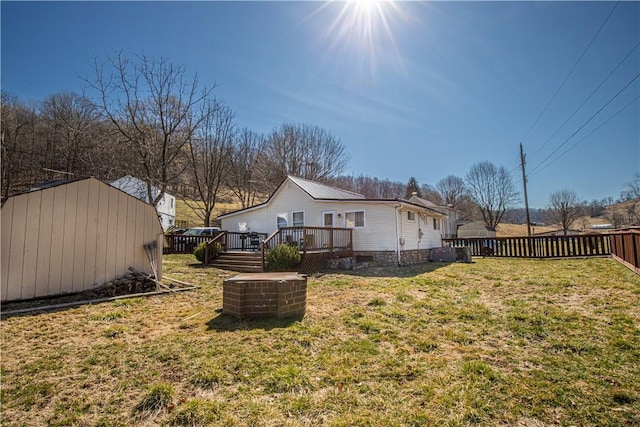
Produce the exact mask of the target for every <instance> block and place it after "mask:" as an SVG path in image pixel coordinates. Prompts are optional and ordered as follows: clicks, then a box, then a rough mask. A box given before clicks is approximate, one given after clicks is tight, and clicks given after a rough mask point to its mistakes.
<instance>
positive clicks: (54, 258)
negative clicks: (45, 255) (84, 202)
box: [49, 185, 67, 295]
mask: <svg viewBox="0 0 640 427" xmlns="http://www.w3.org/2000/svg"><path fill="white" fill-rule="evenodd" d="M52 190H53V214H52V218H53V219H52V220H53V229H52V230H51V257H50V263H49V295H55V294H59V293H60V292H61V290H62V271H63V263H62V255H63V252H64V251H63V248H64V236H65V232H64V226H65V216H64V213H65V205H66V202H67V186H66V185H61V186H59V187H55V188H53V189H52Z"/></svg>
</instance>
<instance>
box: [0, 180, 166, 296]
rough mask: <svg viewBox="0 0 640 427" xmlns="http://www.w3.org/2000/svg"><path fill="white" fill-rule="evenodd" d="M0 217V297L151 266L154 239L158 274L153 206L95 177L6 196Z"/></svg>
mask: <svg viewBox="0 0 640 427" xmlns="http://www.w3.org/2000/svg"><path fill="white" fill-rule="evenodd" d="M1 218H2V219H1V230H2V256H1V258H2V262H1V266H2V271H1V273H0V274H1V276H0V279H1V282H2V283H1V286H0V289H1V290H2V295H1V299H2V301H13V300H21V299H31V298H37V297H43V296H52V295H59V294H65V293H74V292H80V291H85V290H89V289H93V288H94V287H95V286H96V285H100V284H102V283H105V282H107V281H109V280H112V279H115V278H117V277H120V276H122V275H124V274H126V273H127V272H128V268H129V267H134V268H135V269H137V270H139V271H142V272H146V273H149V274H151V273H152V272H151V269H150V266H149V261H148V259H147V256H146V253H145V252H144V248H143V245H144V244H145V243H150V242H153V241H155V242H157V245H158V246H157V247H158V249H157V252H156V258H157V259H158V263H157V264H158V269H159V270H158V276H159V278H161V277H162V271H161V260H162V229H161V227H160V223H159V221H158V217H157V216H156V213H155V209H154V208H153V206H151V205H148V204H146V203H144V202H141V201H139V200H137V199H135V198H133V197H131V196H128V195H127V194H125V193H123V192H122V191H120V190H117V189H115V188H113V187H110V186H109V185H107V184H105V183H103V182H101V181H98V180H97V179H95V178H88V179H85V180H79V181H74V182H71V183H68V184H63V185H59V186H56V187H52V188H47V189H44V190H39V191H32V192H30V193H26V194H22V195H17V196H13V197H10V198H9V199H7V201H6V202H5V204H4V206H3V207H2V215H1Z"/></svg>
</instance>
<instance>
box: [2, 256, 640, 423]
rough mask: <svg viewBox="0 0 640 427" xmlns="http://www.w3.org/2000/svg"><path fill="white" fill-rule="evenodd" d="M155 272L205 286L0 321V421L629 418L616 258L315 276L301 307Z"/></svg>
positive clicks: (633, 279)
mask: <svg viewBox="0 0 640 427" xmlns="http://www.w3.org/2000/svg"><path fill="white" fill-rule="evenodd" d="M164 271H165V273H166V274H168V275H171V276H174V277H176V278H177V279H182V280H184V281H187V282H190V283H194V284H196V285H200V286H201V289H199V290H196V291H190V292H182V293H176V294H167V295H161V296H154V297H148V298H136V299H131V300H120V301H116V302H108V303H103V304H96V305H91V306H82V307H77V308H73V309H67V310H62V311H58V312H52V313H40V314H33V315H23V316H14V317H9V318H6V319H4V320H2V323H1V327H2V329H1V333H2V349H3V354H2V362H1V367H2V424H3V425H7V426H14V425H15V426H18V425H45V424H47V425H78V426H81V425H82V426H84V425H172V426H180V425H203V426H204V425H239V426H243V425H244V426H249V425H251V426H305V425H307V426H317V425H326V426H347V425H349V426H351V425H371V426H374V425H391V426H394V425H397V426H405V425H451V426H457V425H471V424H479V425H533V426H536V425H583V426H601V425H634V424H636V425H637V424H639V423H640V410H639V409H638V407H640V328H639V326H638V325H639V324H640V313H639V311H638V308H637V307H639V306H640V280H639V279H638V277H637V276H635V275H634V274H633V273H631V272H630V271H629V270H627V269H626V268H625V267H623V266H621V265H619V264H618V263H616V262H615V261H612V260H610V259H589V260H558V261H531V260H508V259H478V260H476V262H475V263H473V264H439V263H432V264H427V265H425V266H419V267H407V268H392V269H379V268H372V269H368V270H360V271H358V272H354V273H352V274H337V273H332V274H324V275H317V276H314V277H310V278H309V287H308V301H307V314H306V316H305V317H304V318H303V319H302V320H255V321H238V320H235V319H233V318H230V317H227V316H224V315H222V314H220V313H219V312H218V311H217V310H219V309H220V308H221V307H222V281H223V279H224V278H225V277H229V275H232V274H233V273H230V272H225V271H222V270H217V269H213V268H205V267H202V266H198V265H196V264H195V261H194V259H193V257H192V256H186V255H173V256H167V257H165V260H164ZM7 349H11V351H8V350H7Z"/></svg>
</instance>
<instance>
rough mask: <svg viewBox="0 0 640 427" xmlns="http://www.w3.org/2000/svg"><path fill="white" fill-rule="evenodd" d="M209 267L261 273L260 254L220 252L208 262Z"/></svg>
mask: <svg viewBox="0 0 640 427" xmlns="http://www.w3.org/2000/svg"><path fill="white" fill-rule="evenodd" d="M209 265H211V266H213V267H216V268H221V269H223V270H231V271H238V272H242V273H262V254H261V253H260V252H240V251H227V252H222V253H221V254H220V255H219V256H218V257H217V258H215V259H214V260H212V261H210V262H209Z"/></svg>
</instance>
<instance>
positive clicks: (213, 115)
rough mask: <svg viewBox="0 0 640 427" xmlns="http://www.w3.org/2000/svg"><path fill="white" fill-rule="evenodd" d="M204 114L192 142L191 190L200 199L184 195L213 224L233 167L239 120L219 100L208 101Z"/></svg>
mask: <svg viewBox="0 0 640 427" xmlns="http://www.w3.org/2000/svg"><path fill="white" fill-rule="evenodd" d="M201 114H202V121H201V122H200V126H199V127H198V129H197V130H196V132H195V134H194V135H193V138H191V141H190V143H189V144H188V147H189V158H190V166H189V171H190V172H191V180H192V184H191V187H192V190H193V191H190V193H194V194H195V195H196V199H195V200H191V199H190V198H184V201H185V203H186V204H187V206H189V207H190V208H191V209H193V211H194V212H196V214H198V215H199V216H200V217H201V218H202V220H203V222H204V226H205V227H209V226H210V223H211V214H212V213H213V210H214V208H215V206H216V202H217V198H218V194H219V192H220V188H221V186H222V184H223V180H224V178H225V176H226V174H227V171H228V170H229V161H228V160H229V154H230V152H231V148H232V144H233V134H234V132H235V124H234V115H233V112H232V111H231V109H230V108H229V107H227V106H225V105H223V104H222V103H220V102H218V101H216V100H210V101H207V102H205V104H204V105H203V109H202V112H201Z"/></svg>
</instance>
